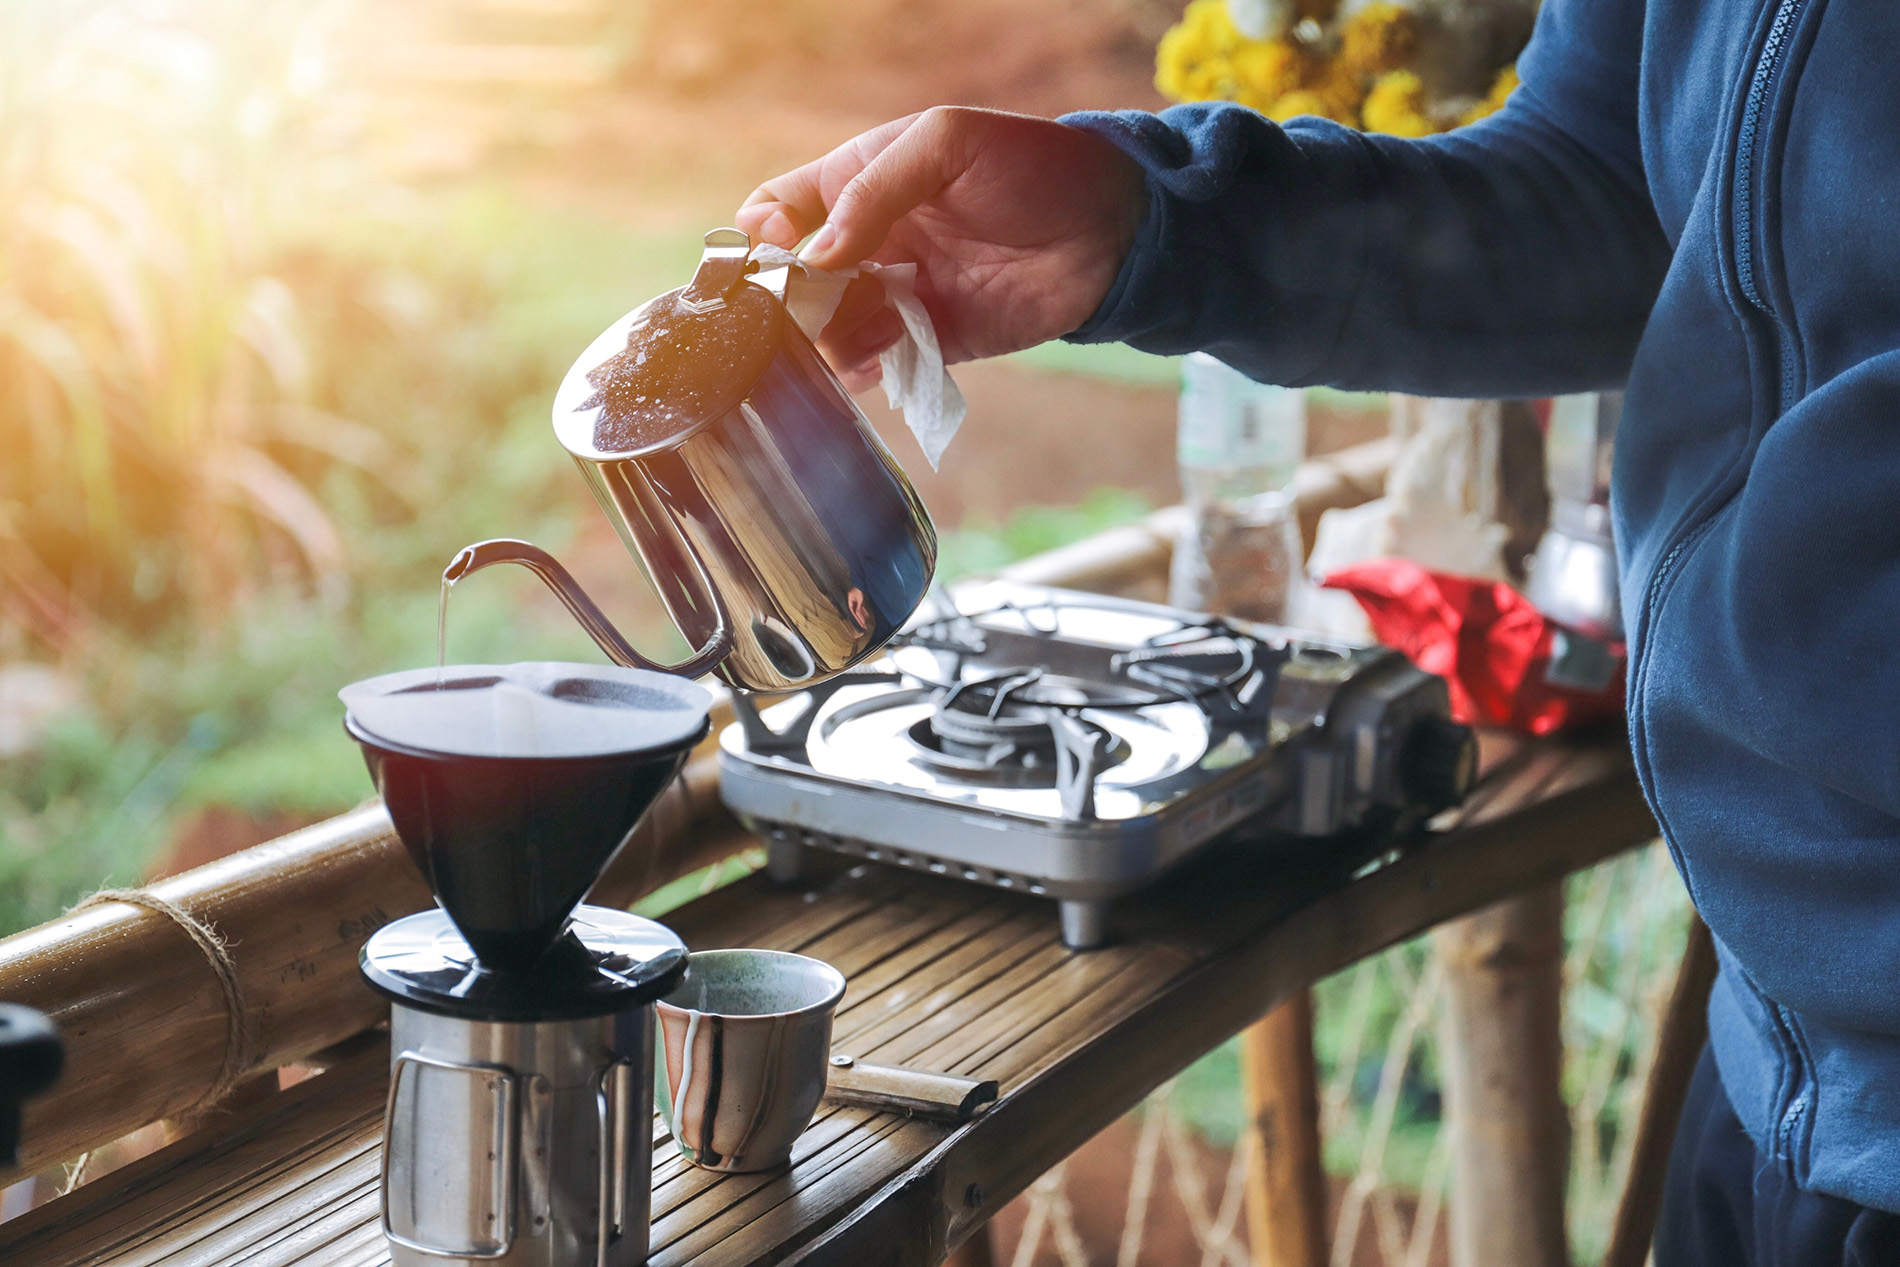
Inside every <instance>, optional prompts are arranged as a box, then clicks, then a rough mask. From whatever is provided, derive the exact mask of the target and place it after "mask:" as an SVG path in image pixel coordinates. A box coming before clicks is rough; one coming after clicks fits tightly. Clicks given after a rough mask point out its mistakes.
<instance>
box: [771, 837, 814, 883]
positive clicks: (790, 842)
mask: <svg viewBox="0 0 1900 1267" xmlns="http://www.w3.org/2000/svg"><path fill="white" fill-rule="evenodd" d="M765 874H766V875H768V876H770V877H771V878H772V882H773V883H774V884H797V883H798V882H799V880H800V879H802V878H803V877H804V874H805V846H804V845H801V844H799V843H798V841H796V840H794V839H792V837H791V836H790V835H789V834H788V833H785V832H773V833H772V834H771V835H769V836H767V837H766V838H765Z"/></svg>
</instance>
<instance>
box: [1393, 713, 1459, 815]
mask: <svg viewBox="0 0 1900 1267" xmlns="http://www.w3.org/2000/svg"><path fill="white" fill-rule="evenodd" d="M1477 781H1478V736H1477V735H1476V734H1474V733H1473V732H1472V729H1471V727H1469V726H1463V725H1460V724H1459V723H1457V722H1455V721H1452V720H1451V719H1450V718H1447V717H1421V718H1419V719H1418V720H1417V721H1415V722H1413V723H1412V729H1411V731H1410V733H1408V734H1407V735H1406V736H1405V747H1404V749H1403V750H1402V751H1401V752H1400V753H1399V784H1400V786H1401V787H1403V788H1404V789H1405V795H1406V796H1408V797H1410V798H1411V799H1412V800H1413V801H1414V802H1416V803H1417V804H1419V805H1422V806H1424V807H1425V808H1427V809H1434V810H1438V809H1445V808H1448V807H1449V806H1452V805H1456V804H1458V803H1459V802H1460V801H1463V800H1464V799H1465V796H1466V795H1467V794H1468V793H1469V792H1470V791H1471V785H1472V784H1474V783H1476V782H1477Z"/></svg>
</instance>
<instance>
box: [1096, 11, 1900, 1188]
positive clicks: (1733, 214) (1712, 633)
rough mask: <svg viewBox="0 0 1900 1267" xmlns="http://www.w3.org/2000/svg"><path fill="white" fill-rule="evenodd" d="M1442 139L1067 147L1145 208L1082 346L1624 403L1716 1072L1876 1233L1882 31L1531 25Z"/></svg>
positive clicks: (1884, 1027) (1224, 108)
mask: <svg viewBox="0 0 1900 1267" xmlns="http://www.w3.org/2000/svg"><path fill="white" fill-rule="evenodd" d="M1519 70H1520V73H1521V74H1522V76H1523V86H1522V87H1521V88H1520V89H1519V90H1518V91H1517V92H1516V93H1515V94H1514V95H1513V96H1512V97H1511V99H1510V101H1509V103H1508V104H1507V106H1506V107H1505V108H1504V109H1503V110H1502V111H1501V112H1499V113H1498V114H1496V115H1494V116H1493V117H1491V118H1490V119H1487V120H1485V121H1483V122H1481V123H1479V124H1476V125H1474V126H1472V127H1469V128H1464V129H1461V130H1459V131H1456V132H1453V133H1449V134H1447V135H1444V136H1439V137H1432V138H1429V139H1425V140H1417V141H1408V140H1400V139H1397V138H1392V137H1381V136H1362V135H1359V134H1357V133H1354V132H1352V131H1349V130H1347V129H1345V128H1342V127H1339V126H1336V125H1334V124H1331V123H1327V122H1325V121H1322V120H1314V119H1296V120H1294V121H1292V122H1291V123H1288V124H1287V125H1286V126H1284V127H1276V126H1275V125H1273V124H1272V123H1270V122H1268V121H1267V120H1265V119H1263V118H1262V117H1260V116H1259V115H1257V114H1254V113H1252V112H1250V111H1247V110H1244V109H1241V108H1239V107H1235V106H1229V105H1199V106H1181V107H1177V108H1175V109H1171V110H1168V111H1165V112H1163V113H1162V114H1160V115H1149V114H1140V113H1134V112H1126V113H1118V114H1085V115H1071V116H1069V117H1068V118H1067V119H1066V120H1065V121H1066V122H1068V123H1071V124H1073V125H1074V126H1077V127H1082V128H1086V129H1088V130H1089V131H1092V132H1095V133H1097V134H1098V135H1101V136H1104V137H1106V138H1108V139H1109V140H1111V141H1113V142H1114V143H1115V144H1116V145H1118V146H1120V147H1121V148H1122V149H1123V150H1124V151H1125V152H1127V153H1128V154H1130V155H1131V156H1133V157H1134V158H1135V159H1136V160H1137V161H1138V162H1139V163H1140V164H1141V166H1142V167H1143V168H1144V169H1145V170H1146V172H1147V175H1148V187H1149V190H1150V194H1151V210H1150V213H1149V215H1148V218H1147V221H1146V223H1145V225H1144V226H1143V228H1142V230H1141V233H1140V238H1139V241H1138V242H1137V244H1136V246H1135V249H1134V252H1133V254H1132V255H1131V256H1130V258H1129V259H1128V261H1127V263H1126V264H1125V266H1124V267H1123V269H1122V272H1121V275H1120V277H1119V278H1118V280H1117V281H1116V283H1115V286H1114V289H1113V290H1112V291H1111V292H1110V294H1109V296H1108V298H1107V300H1106V301H1105V302H1104V303H1103V305H1102V308H1101V310H1100V311H1099V312H1098V313H1097V314H1096V315H1095V316H1094V317H1093V318H1092V319H1091V320H1090V322H1089V323H1088V324H1087V325H1086V326H1084V327H1083V328H1082V329H1081V330H1079V331H1077V332H1076V333H1075V334H1074V335H1072V336H1071V337H1072V338H1075V339H1078V340H1082V341H1106V340H1123V341H1126V342H1128V343H1131V344H1133V345H1135V346H1136V347H1139V348H1144V349H1147V350H1150V351H1154V352H1165V353H1175V352H1184V351H1187V350H1190V349H1195V348H1204V349H1206V350H1208V351H1210V352H1212V353H1214V354H1215V355H1217V356H1219V357H1221V358H1222V359H1223V360H1226V361H1228V362H1229V363H1231V364H1233V365H1235V366H1236V367H1238V368H1240V369H1242V370H1244V371H1246V372H1247V373H1248V374H1251V375H1253V376H1254V377H1256V378H1259V379H1263V380H1267V381H1271V382H1276V383H1286V384H1293V385H1299V384H1309V383H1327V384H1333V385H1337V386H1342V387H1360V388H1374V389H1393V390H1400V391H1408V392H1417V393H1422V394H1430V395H1448V396H1502V395H1512V396H1519V395H1545V394H1551V393H1558V392H1574V391H1582V390H1588V389H1595V388H1613V387H1617V386H1621V385H1623V384H1624V382H1625V380H1627V383H1628V397H1627V400H1626V410H1625V413H1624V415H1623V425H1622V429H1621V431H1620V433H1619V435H1618V437H1617V454H1616V472H1615V482H1614V512H1615V525H1616V532H1617V537H1618V541H1619V545H1620V549H1621V553H1622V568H1623V587H1624V589H1623V593H1624V603H1625V610H1626V612H1627V619H1628V622H1629V626H1630V643H1631V669H1630V674H1629V712H1630V738H1631V741H1632V743H1633V745H1634V749H1635V756H1636V764H1637V769H1638V772H1639V774H1640V777H1641V779H1642V782H1643V787H1644V789H1645V791H1646V792H1647V794H1648V796H1649V800H1650V804H1651V806H1652V807H1653V808H1654V809H1655V811H1656V817H1657V820H1658V822H1659V823H1660V824H1661V825H1662V829H1663V835H1664V837H1665V839H1666V840H1667V841H1668V844H1669V847H1670V849H1671V850H1672V851H1673V852H1674V854H1675V858H1676V862H1677V864H1678V866H1679V867H1680V868H1681V870H1682V873H1683V876H1684V878H1685V879H1686V880H1687V882H1688V885H1689V889H1690V892H1691V894H1692V895H1693V897H1694V899H1695V902H1696V906H1697V907H1698V909H1700V911H1701V912H1702V914H1703V916H1704V917H1705V918H1706V919H1707V920H1708V923H1709V926H1710V927H1711V928H1712V929H1713V930H1714V932H1715V935H1716V938H1717V940H1718V943H1719V949H1720V954H1721V961H1722V973H1721V977H1720V980H1719V982H1718V984H1717V986H1716V991H1715V996H1714V998H1713V1000H1712V1001H1711V1004H1710V1021H1711V1035H1712V1036H1711V1041H1712V1043H1713V1046H1714V1050H1715V1055H1716V1060H1717V1064H1718V1066H1719V1068H1720V1070H1721V1074H1722V1082H1723V1085H1724V1087H1725V1088H1726V1089H1727V1091H1728V1094H1729V1098H1730V1099H1731V1101H1732V1102H1733V1103H1734V1105H1735V1109H1736V1111H1737V1113H1738V1114H1739V1116H1740V1117H1741V1119H1742V1121H1743V1123H1744V1124H1745V1125H1746V1126H1747V1128H1748V1130H1749V1131H1750V1133H1751V1134H1752V1135H1753V1136H1754V1138H1755V1140H1756V1142H1757V1144H1758V1145H1759V1146H1760V1148H1761V1150H1762V1152H1763V1154H1764V1156H1765V1157H1767V1158H1769V1159H1771V1164H1774V1165H1778V1166H1781V1167H1784V1168H1785V1169H1786V1173H1787V1174H1788V1175H1789V1176H1790V1177H1791V1178H1792V1179H1793V1180H1794V1181H1795V1182H1797V1183H1799V1184H1800V1185H1802V1186H1803V1187H1808V1188H1812V1189H1815V1190H1818V1191H1821V1192H1826V1193H1831V1194H1834V1195H1837V1196H1841V1197H1845V1198H1848V1199H1849V1200H1852V1201H1856V1202H1859V1203H1861V1204H1863V1205H1870V1206H1875V1207H1878V1208H1882V1209H1886V1210H1894V1211H1900V10H1896V9H1895V8H1894V6H1893V0H1676V2H1675V3H1668V2H1666V0H1651V3H1648V4H1645V3H1643V0H1546V3H1545V4H1544V7H1543V10H1542V12H1541V13H1540V15H1539V17H1538V21H1537V28H1536V34H1535V36H1534V37H1533V39H1532V41H1531V44H1530V47H1529V48H1528V49H1526V50H1525V53H1524V56H1523V58H1522V59H1521V61H1520V62H1519Z"/></svg>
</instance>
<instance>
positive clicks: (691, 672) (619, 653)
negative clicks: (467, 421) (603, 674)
mask: <svg viewBox="0 0 1900 1267" xmlns="http://www.w3.org/2000/svg"><path fill="white" fill-rule="evenodd" d="M688 553H689V554H691V555H692V559H693V567H694V570H696V571H697V572H698V573H699V582H700V588H701V589H703V590H704V591H705V593H706V596H707V598H708V599H709V600H710V601H711V603H712V607H713V618H714V620H715V621H717V622H718V623H717V624H716V625H715V627H714V628H713V631H712V636H711V637H709V638H707V639H706V645H705V646H703V647H700V648H699V649H698V650H697V651H695V652H693V654H692V655H690V656H688V657H687V658H686V659H684V660H681V661H680V662H679V663H678V664H659V663H656V662H654V661H652V660H649V659H647V658H646V657H645V656H643V655H641V654H640V653H639V652H638V651H635V650H634V649H633V644H632V643H630V642H628V641H627V640H626V639H625V638H624V637H622V636H621V633H620V631H619V630H618V629H615V628H614V627H613V624H612V622H611V621H609V620H608V619H607V617H606V615H605V614H603V613H602V612H601V610H600V608H599V607H597V606H595V605H594V600H593V599H591V598H589V597H588V596H587V591H586V590H584V589H582V588H581V587H580V582H578V581H576V580H575V579H574V577H573V575H572V574H571V573H569V572H568V570H567V569H566V568H564V567H562V566H561V564H560V561H559V560H558V559H556V558H555V557H554V556H553V555H551V554H549V553H548V552H547V551H546V550H543V549H542V548H541V547H540V546H537V545H530V544H529V543H528V542H526V541H516V540H513V539H511V538H508V537H497V538H495V539H493V540H491V541H477V542H476V543H475V544H474V545H472V546H463V547H462V549H461V550H459V551H457V552H456V555H455V557H454V558H453V559H450V560H449V565H448V566H447V567H446V568H443V569H442V579H443V580H444V581H446V582H448V583H449V584H450V585H453V584H455V583H456V582H457V581H459V580H461V579H462V578H463V577H465V576H467V575H468V574H469V573H471V572H479V571H481V570H482V569H483V568H485V567H492V566H493V565H495V564H497V563H516V564H519V565H520V566H522V567H524V568H527V569H528V570H529V571H530V572H532V573H534V574H535V575H536V576H538V577H540V578H541V580H542V582H543V583H544V584H546V585H547V587H548V588H549V589H551V590H553V591H554V595H555V597H556V598H559V599H560V600H561V604H562V605H563V606H564V607H566V608H567V610H568V611H569V612H571V613H572V614H573V616H574V619H575V620H577V621H579V622H580V626H581V628H582V629H585V630H586V631H587V635H588V637H590V638H592V639H593V640H594V642H595V644H596V645H597V646H599V647H600V649H601V650H602V651H604V652H606V653H607V658H608V659H609V660H612V661H613V662H614V663H615V664H618V665H620V666H622V667H624V668H629V669H652V670H653V671H654V672H656V673H676V674H678V675H680V676H681V677H699V676H700V675H701V674H704V673H709V672H711V671H712V669H713V668H714V667H715V666H717V665H718V664H719V662H720V661H721V660H724V659H725V658H726V656H727V654H729V653H730V652H731V651H732V619H731V617H729V616H728V615H727V614H726V605H725V603H724V602H722V601H720V598H719V591H718V590H717V589H715V588H713V584H712V578H711V577H709V576H707V575H706V565H705V564H704V563H702V562H700V559H699V555H698V553H697V552H696V551H688Z"/></svg>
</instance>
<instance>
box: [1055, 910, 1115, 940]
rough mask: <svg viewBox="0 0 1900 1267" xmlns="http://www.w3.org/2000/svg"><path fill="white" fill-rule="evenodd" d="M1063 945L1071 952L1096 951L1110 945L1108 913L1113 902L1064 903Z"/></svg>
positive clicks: (1062, 911)
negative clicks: (1099, 947)
mask: <svg viewBox="0 0 1900 1267" xmlns="http://www.w3.org/2000/svg"><path fill="white" fill-rule="evenodd" d="M1057 906H1058V907H1059V908H1060V910H1061V914H1062V944H1063V945H1065V946H1067V947H1068V948H1069V949H1070V950H1094V949H1095V948H1096V947H1097V946H1105V945H1107V944H1108V913H1109V911H1110V910H1111V909H1112V908H1113V906H1114V904H1113V903H1112V902H1106V901H1100V900H1097V901H1067V900H1065V901H1062V902H1059V903H1057Z"/></svg>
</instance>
